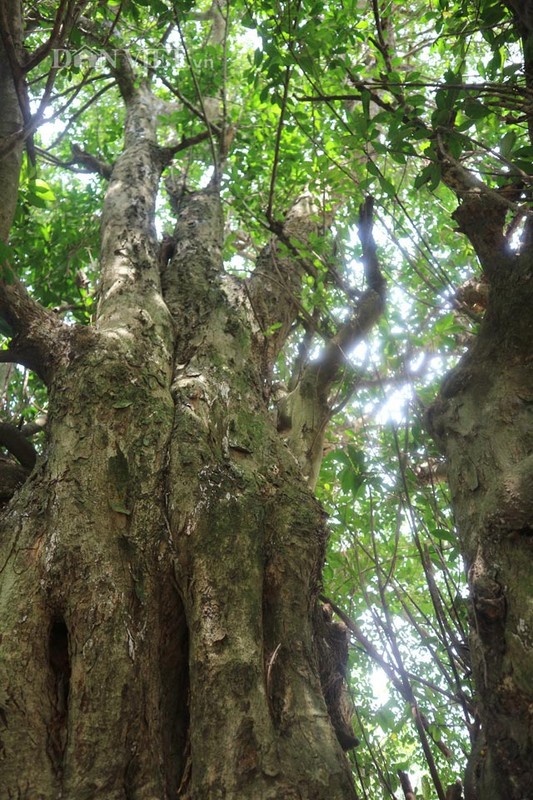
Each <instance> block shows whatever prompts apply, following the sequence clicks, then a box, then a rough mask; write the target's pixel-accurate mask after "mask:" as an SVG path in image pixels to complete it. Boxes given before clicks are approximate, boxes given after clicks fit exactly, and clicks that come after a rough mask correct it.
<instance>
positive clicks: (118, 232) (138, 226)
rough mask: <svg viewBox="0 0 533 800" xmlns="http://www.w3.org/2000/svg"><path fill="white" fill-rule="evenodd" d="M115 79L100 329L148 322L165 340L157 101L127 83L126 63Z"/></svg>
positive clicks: (162, 161) (167, 331) (167, 322)
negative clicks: (120, 142)
mask: <svg viewBox="0 0 533 800" xmlns="http://www.w3.org/2000/svg"><path fill="white" fill-rule="evenodd" d="M126 63H127V62H126V59H124V64H126ZM120 69H121V77H120V79H119V82H120V84H121V92H122V93H123V96H124V97H125V103H126V131H125V139H124V150H123V152H122V154H121V155H120V157H119V158H118V159H117V161H116V162H115V165H114V167H113V171H112V174H111V180H110V183H109V187H108V190H107V193H106V197H105V201H104V210H103V215H102V245H101V293H100V302H99V304H98V311H97V320H98V326H99V328H100V329H107V330H110V329H118V328H122V329H123V328H124V326H125V325H128V326H131V325H133V324H135V325H141V326H142V327H143V328H144V329H146V326H147V325H148V326H151V325H153V324H154V323H156V324H158V326H160V327H158V330H159V332H161V333H163V335H164V337H165V339H166V341H167V342H169V341H170V338H171V324H170V318H169V315H168V312H167V311H166V309H165V308H164V306H163V304H162V302H161V297H160V291H159V290H160V278H159V258H158V256H159V246H158V243H157V237H156V232H155V226H154V219H155V202H156V197H157V190H158V186H159V179H160V176H161V172H162V169H163V166H164V164H165V158H164V156H163V154H162V152H161V150H160V148H159V147H158V146H157V141H156V120H157V113H156V106H157V100H156V98H155V97H154V95H153V94H152V92H151V91H150V89H149V88H148V86H146V85H145V84H141V85H140V86H139V87H135V86H134V85H132V83H131V80H132V75H133V73H132V71H131V67H130V66H129V65H128V66H124V70H123V72H122V67H121V68H120Z"/></svg>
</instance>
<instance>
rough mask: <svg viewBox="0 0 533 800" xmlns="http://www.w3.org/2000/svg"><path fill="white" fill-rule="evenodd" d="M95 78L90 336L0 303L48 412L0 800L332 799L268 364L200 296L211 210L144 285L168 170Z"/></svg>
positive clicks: (24, 494)
mask: <svg viewBox="0 0 533 800" xmlns="http://www.w3.org/2000/svg"><path fill="white" fill-rule="evenodd" d="M116 77H117V80H118V83H119V86H120V91H121V93H122V97H123V99H124V102H125V104H126V109H127V122H126V134H125V146H124V151H123V154H122V155H121V156H120V157H119V159H118V160H117V162H116V164H115V165H114V167H113V170H112V173H111V176H110V183H109V188H108V192H107V195H106V200H105V204H104V210H103V215H102V244H101V282H100V291H99V303H98V312H97V316H96V320H95V325H94V326H92V327H90V328H81V327H65V326H62V325H60V324H57V323H56V324H55V327H54V325H52V322H50V324H49V325H48V327H47V325H46V324H44V323H46V321H47V320H48V316H47V315H46V313H45V312H44V311H42V309H39V307H38V306H37V305H36V304H32V303H31V301H30V299H29V298H27V296H26V295H25V294H24V293H23V291H22V289H21V288H20V287H18V286H17V287H16V288H15V289H13V290H11V289H8V290H6V291H4V293H3V295H2V298H1V303H2V306H1V309H0V310H2V313H3V314H5V315H6V317H7V318H8V319H10V320H11V321H12V322H13V324H14V327H15V331H16V332H17V335H19V336H22V337H23V338H24V347H25V349H24V350H21V349H19V351H17V352H16V353H14V354H13V357H14V358H15V357H17V358H19V359H21V358H23V357H24V353H27V352H30V351H31V347H32V346H33V347H34V351H31V352H32V353H33V352H35V353H36V354H37V355H38V356H39V358H37V356H35V358H34V361H39V359H40V360H41V361H42V362H43V363H44V364H45V366H46V369H43V370H42V374H43V376H44V377H45V379H46V380H47V382H48V388H49V419H48V425H47V442H46V447H45V452H44V454H43V456H42V457H41V458H40V459H39V461H38V463H37V466H36V468H35V469H34V470H33V472H32V474H31V476H30V478H29V479H28V480H27V481H26V483H25V484H24V485H23V486H22V488H21V489H20V490H19V491H18V492H17V493H16V494H15V496H14V497H13V499H12V500H11V502H10V503H9V504H8V506H7V507H6V509H5V511H4V512H3V514H2V516H1V518H0V522H1V525H2V533H1V535H0V643H1V659H0V764H1V774H2V792H4V793H5V796H6V797H14V798H20V799H21V800H22V799H23V798H24V800H26V799H27V800H35V798H39V799H40V800H56V799H57V798H58V797H68V798H69V799H72V800H85V799H86V800H89V798H90V800H98V798H102V800H104V799H105V800H115V799H116V800H119V799H120V800H156V799H157V800H163V799H164V798H171V797H176V796H177V797H180V798H182V800H185V799H186V798H190V799H191V800H192V798H194V800H204V799H205V800H214V798H217V797H220V798H222V797H223V798H226V799H227V800H244V799H245V798H250V800H251V799H252V798H254V800H255V799H256V798H258V797H261V798H264V799H265V800H266V799H267V798H279V797H283V798H299V800H326V798H327V800H347V798H355V792H354V789H353V784H352V778H351V774H350V770H349V766H348V763H347V761H346V758H345V756H344V753H343V750H342V747H341V744H340V743H339V739H338V734H336V732H335V729H334V727H333V725H332V721H331V718H330V715H329V713H328V707H327V705H326V701H325V698H324V689H323V686H322V685H321V667H320V665H319V654H320V648H319V647H318V644H317V641H316V637H317V635H319V631H317V629H315V624H314V623H315V620H316V615H317V596H318V592H319V588H320V573H321V566H322V561H323V558H324V548H325V542H326V537H327V533H326V529H325V526H324V519H323V513H322V511H321V509H320V507H319V505H318V504H317V502H316V500H315V499H314V497H313V495H312V493H311V491H310V489H309V487H308V486H307V485H306V482H305V479H304V477H303V474H302V470H301V467H300V465H299V464H298V461H297V459H296V458H295V456H294V455H293V453H291V451H290V450H289V449H288V448H287V446H286V445H285V443H284V441H283V439H282V438H281V437H280V435H279V433H278V431H277V428H276V424H275V421H274V419H273V418H272V415H271V412H270V411H269V408H268V395H269V392H268V390H267V391H265V387H268V383H269V380H270V374H271V370H272V358H273V357H274V354H272V353H271V354H270V355H269V356H268V357H266V358H265V348H264V347H262V346H258V323H257V316H256V312H255V311H254V308H253V307H252V304H251V302H250V292H249V291H248V290H247V287H246V286H245V285H244V284H241V283H239V282H238V281H236V280H235V279H233V278H231V277H229V276H225V275H224V274H223V271H222V261H221V245H222V229H223V226H222V212H221V204H220V198H219V194H218V188H217V186H215V185H213V186H212V187H210V188H209V189H207V190H205V191H202V192H197V193H193V194H187V195H185V196H184V198H182V202H181V204H180V206H179V209H178V218H177V224H176V231H175V241H176V246H175V249H174V254H173V256H172V258H171V259H170V261H168V263H166V262H167V259H165V263H164V264H163V265H162V264H161V259H160V252H159V247H158V243H157V241H156V237H155V232H154V229H153V218H154V208H155V199H156V194H157V188H158V183H159V178H160V175H161V171H162V169H163V167H164V165H165V163H166V161H167V159H168V156H169V154H168V152H167V151H165V150H163V149H160V148H159V147H158V146H157V141H156V135H155V127H154V126H155V120H156V114H155V112H154V106H153V97H152V95H151V93H150V91H149V89H148V87H147V86H145V85H143V84H142V83H141V84H136V83H135V81H134V79H133V75H132V74H131V70H130V68H129V66H128V64H127V63H126V62H124V63H123V64H122V65H121V66H120V67H119V68H118V70H117V75H116ZM161 266H163V275H162V280H161V278H160V267H161ZM258 298H259V295H258V294H257V295H256V299H258ZM287 302H288V303H290V302H292V301H290V300H288V301H287ZM266 305H268V303H266ZM38 314H42V316H41V318H40V319H41V322H43V324H44V330H45V334H42V333H39V331H41V330H43V326H42V325H41V326H37V325H36V324H34V323H33V319H34V316H33V315H38ZM339 680H340V679H339ZM344 745H345V746H346V740H345V742H344Z"/></svg>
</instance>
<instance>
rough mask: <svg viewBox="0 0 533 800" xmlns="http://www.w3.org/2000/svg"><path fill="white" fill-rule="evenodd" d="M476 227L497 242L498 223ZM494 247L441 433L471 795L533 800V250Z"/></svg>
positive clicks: (441, 410)
mask: <svg viewBox="0 0 533 800" xmlns="http://www.w3.org/2000/svg"><path fill="white" fill-rule="evenodd" d="M462 209H463V212H464V211H465V210H466V203H465V204H464V205H463V206H462ZM458 216H460V217H461V219H463V218H464V213H462V214H460V215H458ZM470 219H471V223H472V225H477V229H478V231H479V234H478V237H479V238H481V237H483V235H484V234H485V235H486V236H487V239H488V242H489V244H490V236H491V231H490V229H489V230H488V231H487V218H485V221H484V223H482V222H481V221H480V219H477V220H476V219H475V218H473V217H470ZM484 224H485V227H483V225H484ZM489 244H487V255H486V256H485V267H486V270H488V272H487V274H488V275H489V277H490V282H491V289H490V296H489V305H488V310H487V312H486V317H485V319H484V320H483V323H482V325H481V329H480V332H479V335H478V337H477V339H476V342H475V345H474V347H473V348H472V350H471V352H470V353H469V354H468V355H467V356H466V357H465V358H463V360H462V361H461V363H460V364H459V366H458V367H457V369H456V370H455V371H454V372H453V373H452V374H451V375H450V376H449V377H448V378H447V380H446V381H445V383H444V385H443V387H442V390H441V393H440V398H439V400H438V402H437V403H436V404H435V406H434V407H433V408H432V410H431V425H432V429H433V432H434V433H435V435H436V437H437V438H438V440H439V442H440V443H441V445H442V447H443V450H444V452H445V453H446V455H447V458H448V475H449V481H450V488H451V492H452V499H453V507H454V510H455V516H456V522H457V529H458V534H459V537H460V542H461V547H462V551H463V554H464V557H465V562H466V568H467V571H468V580H469V586H470V592H471V615H470V616H471V628H470V647H471V655H472V666H473V670H474V677H475V681H476V687H477V695H478V701H479V716H480V722H481V733H480V734H479V735H478V737H477V739H476V741H475V744H474V749H473V753H472V756H471V759H470V764H469V768H468V770H467V779H466V786H465V792H466V798H467V800H503V798H505V800H524V798H526V797H530V796H531V793H532V791H533V738H532V726H533V606H532V602H531V587H532V586H533V559H532V557H531V556H532V552H531V548H532V546H533V425H532V423H533V416H532V414H533V349H532V344H531V343H532V341H533V317H532V316H531V308H532V307H533V281H532V266H533V265H532V260H531V254H530V253H529V252H527V249H528V248H525V252H524V254H523V255H522V256H519V257H518V256H512V255H511V253H510V252H509V251H508V250H507V251H506V246H504V245H503V244H502V246H501V247H500V249H499V250H498V249H496V248H495V247H493V248H492V249H491V248H490V247H489ZM498 253H499V255H498ZM481 255H482V256H483V253H482V252H481Z"/></svg>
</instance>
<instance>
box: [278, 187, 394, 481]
mask: <svg viewBox="0 0 533 800" xmlns="http://www.w3.org/2000/svg"><path fill="white" fill-rule="evenodd" d="M372 212H373V199H372V198H371V197H367V199H366V200H365V202H364V203H363V204H362V205H361V207H360V209H359V224H358V227H359V238H360V240H361V245H362V248H363V264H364V269H365V279H366V284H367V288H366V289H365V291H364V292H363V293H362V295H361V297H360V298H359V300H358V302H357V303H356V305H355V306H354V308H353V311H352V315H351V317H350V319H349V320H348V321H347V322H346V323H345V324H344V325H343V326H342V327H341V328H340V329H339V331H338V332H337V333H336V334H335V335H334V336H333V337H331V338H330V339H329V341H328V343H327V345H326V347H325V348H324V350H323V351H322V353H320V355H319V356H318V358H317V359H316V360H315V361H312V362H310V363H308V364H307V366H306V367H305V368H304V369H303V371H302V372H301V376H300V380H299V381H298V383H297V384H296V386H295V388H294V389H293V391H291V392H290V393H289V394H287V395H286V397H285V398H283V400H282V401H281V402H280V403H279V405H278V415H279V416H278V419H279V424H278V427H279V429H280V431H284V432H285V434H286V435H287V444H288V446H289V448H290V450H291V451H292V453H293V454H294V456H295V457H296V459H297V461H298V463H299V464H300V467H301V468H302V471H303V473H304V475H305V476H306V478H307V479H308V481H309V483H310V485H311V486H314V485H315V483H316V480H317V479H318V473H319V470H320V464H321V462H322V453H323V443H324V434H325V431H326V426H327V424H328V422H329V420H330V419H331V416H332V414H333V402H332V399H331V397H330V394H331V390H332V387H333V385H334V384H335V383H336V382H337V381H339V379H340V378H341V377H342V371H343V370H344V368H345V365H346V359H347V356H348V355H349V352H350V350H352V349H353V348H354V347H355V345H356V344H357V343H358V342H360V341H361V340H362V339H363V338H364V337H365V336H366V335H367V334H368V333H369V331H370V330H371V329H372V327H373V326H374V325H375V324H376V322H377V321H378V319H379V317H380V316H381V314H382V313H383V310H384V308H385V289H386V282H385V279H384V277H383V275H382V273H381V270H380V268H379V262H378V258H377V250H376V243H375V241H374V237H373V233H372V225H373V220H372ZM357 385H358V381H357V380H353V381H352V382H351V384H350V386H349V390H348V393H347V396H345V398H344V401H343V404H345V403H346V402H347V400H348V399H349V397H350V396H351V395H352V394H353V392H354V391H355V389H356V387H357ZM345 395H346V392H345ZM287 432H288V433H287Z"/></svg>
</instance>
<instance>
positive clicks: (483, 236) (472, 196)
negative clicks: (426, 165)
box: [437, 136, 529, 277]
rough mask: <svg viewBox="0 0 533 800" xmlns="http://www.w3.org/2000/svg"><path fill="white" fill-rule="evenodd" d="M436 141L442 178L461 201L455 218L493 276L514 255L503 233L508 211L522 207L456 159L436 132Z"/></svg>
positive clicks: (454, 215) (487, 272)
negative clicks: (492, 187) (484, 181)
mask: <svg viewBox="0 0 533 800" xmlns="http://www.w3.org/2000/svg"><path fill="white" fill-rule="evenodd" d="M437 145H438V148H437V152H438V157H439V162H440V165H441V169H442V180H443V181H444V183H445V184H446V186H448V188H450V189H451V190H452V191H453V192H454V193H455V194H456V195H457V198H458V200H459V203H460V204H459V207H458V208H457V209H456V210H455V212H454V214H453V219H454V220H455V221H456V222H457V223H458V225H459V230H460V231H461V233H464V234H465V235H466V236H467V237H468V239H469V240H470V242H471V243H472V246H473V247H474V250H475V251H476V254H477V256H478V258H479V260H480V262H481V264H482V266H483V268H484V270H485V272H486V274H487V276H490V277H493V276H494V274H495V272H497V271H498V270H500V269H501V267H502V263H508V262H509V261H510V260H511V259H512V257H513V255H512V253H511V251H510V249H509V246H508V243H507V240H506V237H505V235H504V227H505V218H506V216H507V212H508V211H509V210H511V211H514V212H515V213H516V212H517V211H521V210H522V209H520V207H519V206H518V205H517V204H516V202H513V200H510V199H509V198H508V197H507V196H506V191H505V190H501V191H496V190H494V189H491V188H489V187H488V186H487V185H486V184H485V183H483V181H481V180H479V178H477V177H476V176H475V175H474V174H473V173H472V172H470V171H469V170H467V169H465V167H463V166H462V164H460V163H459V162H458V161H456V160H455V159H454V158H453V157H452V156H451V154H450V153H449V152H448V150H447V149H446V146H445V145H444V143H443V141H442V138H441V137H440V136H437ZM508 188H509V187H505V189H508ZM507 193H508V192H507ZM525 213H526V214H529V212H527V211H526V212H525Z"/></svg>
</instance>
